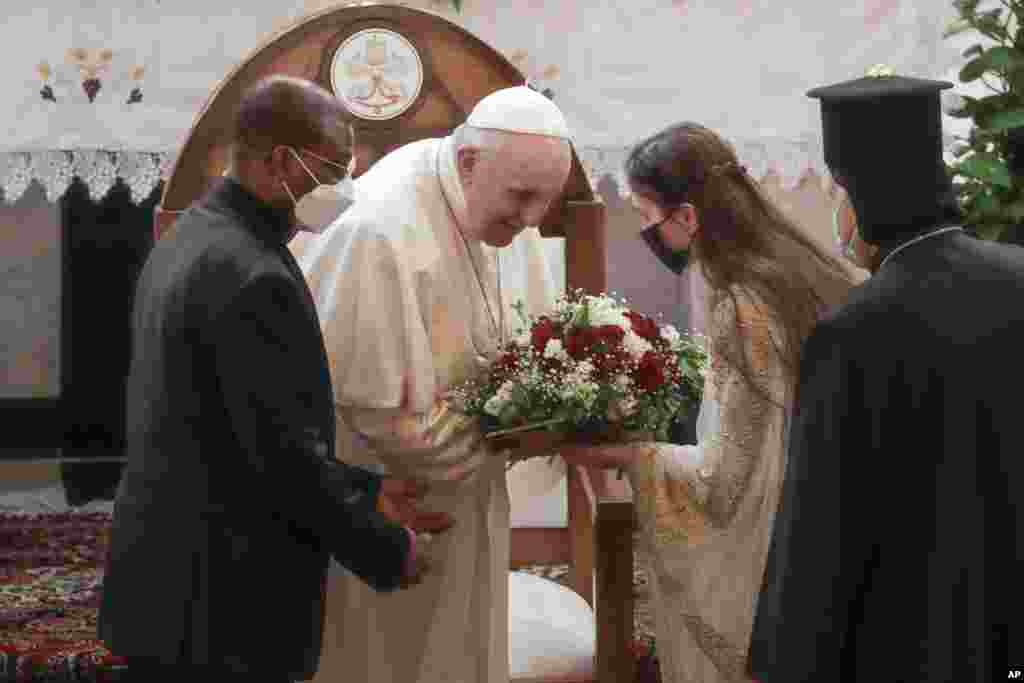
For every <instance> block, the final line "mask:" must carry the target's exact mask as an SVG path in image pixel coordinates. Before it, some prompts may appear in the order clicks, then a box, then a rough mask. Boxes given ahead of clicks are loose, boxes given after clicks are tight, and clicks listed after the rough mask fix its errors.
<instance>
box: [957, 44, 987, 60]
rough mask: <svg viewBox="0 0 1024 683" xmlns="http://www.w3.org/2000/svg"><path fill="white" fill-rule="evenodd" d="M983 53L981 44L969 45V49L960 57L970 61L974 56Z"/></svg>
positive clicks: (983, 49)
mask: <svg viewBox="0 0 1024 683" xmlns="http://www.w3.org/2000/svg"><path fill="white" fill-rule="evenodd" d="M984 51H985V48H983V47H982V46H981V43H975V44H974V45H971V46H970V47H969V48H967V49H966V50H964V51H963V54H962V55H961V56H962V57H963V58H964V59H970V58H971V57H974V56H975V55H980V54H981V53H982V52H984Z"/></svg>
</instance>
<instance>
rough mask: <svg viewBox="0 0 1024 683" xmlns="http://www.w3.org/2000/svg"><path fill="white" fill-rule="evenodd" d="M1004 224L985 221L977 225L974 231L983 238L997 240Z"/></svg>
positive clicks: (1003, 228) (1001, 233)
mask: <svg viewBox="0 0 1024 683" xmlns="http://www.w3.org/2000/svg"><path fill="white" fill-rule="evenodd" d="M1004 230H1006V226H1005V225H1003V224H1002V223H985V224H981V225H978V226H977V228H976V233H977V235H978V237H980V238H981V239H983V240H993V241H994V240H998V239H999V238H1000V237H1002V235H1003V231H1004Z"/></svg>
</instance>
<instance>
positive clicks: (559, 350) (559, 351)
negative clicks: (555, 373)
mask: <svg viewBox="0 0 1024 683" xmlns="http://www.w3.org/2000/svg"><path fill="white" fill-rule="evenodd" d="M544 357H545V358H557V359H559V360H566V359H567V358H568V357H569V354H568V353H566V351H565V347H564V346H563V345H562V340H561V339H548V343H547V345H546V346H545V347H544Z"/></svg>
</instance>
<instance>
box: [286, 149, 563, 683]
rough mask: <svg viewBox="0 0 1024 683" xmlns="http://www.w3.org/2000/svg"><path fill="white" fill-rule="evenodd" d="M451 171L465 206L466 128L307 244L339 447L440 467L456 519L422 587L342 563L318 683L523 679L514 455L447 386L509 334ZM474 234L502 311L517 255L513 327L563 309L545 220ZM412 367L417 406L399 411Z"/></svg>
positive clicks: (382, 168) (440, 493)
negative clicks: (509, 236) (382, 587)
mask: <svg viewBox="0 0 1024 683" xmlns="http://www.w3.org/2000/svg"><path fill="white" fill-rule="evenodd" d="M438 170H440V173H439V172H438ZM441 183H444V188H445V192H446V194H447V196H448V197H449V199H450V200H451V201H452V204H453V205H454V206H453V208H454V210H455V211H462V210H464V209H463V208H460V207H464V205H465V204H464V199H462V192H461V187H460V186H459V181H458V177H457V174H456V172H455V161H454V150H453V141H452V138H450V137H449V138H444V139H428V140H421V141H418V142H414V143H412V144H409V145H406V146H404V147H402V148H400V149H398V150H396V151H394V152H392V153H391V154H389V155H387V156H386V157H384V158H383V159H381V160H379V161H378V162H377V163H376V164H375V165H374V166H373V167H372V168H371V169H370V170H369V171H368V172H367V173H366V174H364V175H363V176H362V177H361V178H359V180H357V181H356V183H355V185H356V190H355V192H356V195H355V204H354V205H353V206H352V207H351V208H350V209H348V211H346V212H345V214H343V216H342V217H341V218H340V219H339V220H338V221H337V222H336V223H335V224H334V225H332V226H331V227H330V228H329V229H328V230H327V231H326V232H325V233H324V234H323V235H321V236H320V237H315V238H314V237H303V238H302V239H301V240H298V241H297V242H296V246H295V247H294V250H295V251H297V252H298V253H297V258H298V260H299V263H300V266H301V267H302V270H303V272H304V273H305V275H306V278H307V280H308V281H309V285H310V288H311V290H312V292H313V296H314V297H315V299H316V304H317V310H318V312H319V315H320V322H321V325H322V328H323V332H324V339H325V342H326V347H327V354H328V358H329V362H330V369H331V379H332V382H333V385H334V395H335V403H336V405H337V426H338V448H337V452H338V457H339V458H340V459H342V460H344V461H345V462H348V463H350V464H354V465H361V466H364V467H368V468H370V469H376V470H378V471H381V472H387V473H390V474H392V475H395V476H419V477H426V478H428V479H430V480H432V481H433V482H434V483H433V486H432V492H431V493H430V494H428V496H427V498H426V500H425V501H424V503H423V505H422V507H423V509H425V510H440V511H444V512H447V513H449V514H451V515H452V516H453V517H454V518H455V526H454V527H453V528H452V529H450V530H449V531H447V532H445V533H443V534H441V535H439V536H438V537H437V538H436V539H435V540H434V542H433V544H432V546H431V550H430V555H431V557H432V558H433V559H434V560H435V569H434V571H433V573H431V574H429V575H428V576H427V578H426V579H425V581H424V583H423V584H421V585H419V586H416V587H414V588H412V589H409V590H404V591H397V592H394V593H389V594H379V593H375V592H374V591H372V590H371V589H370V588H368V587H367V586H365V585H364V584H363V583H361V582H360V581H359V580H357V579H356V578H354V577H353V576H352V575H351V574H349V573H348V572H347V571H346V570H344V569H343V568H341V567H340V566H339V565H337V564H335V563H332V569H331V574H330V577H329V579H328V586H327V590H328V595H327V618H326V625H325V631H324V647H323V654H322V659H321V661H320V669H319V673H318V674H317V676H316V677H315V678H314V681H317V682H318V683H340V682H342V681H370V682H372V683H416V682H419V683H435V682H438V683H439V682H441V681H446V682H452V683H497V682H499V681H501V682H502V683H505V682H506V681H508V676H509V664H508V656H509V641H508V619H509V617H508V571H509V497H508V488H507V484H506V478H505V465H506V460H507V459H506V457H505V456H503V455H502V456H498V455H493V454H491V453H489V452H488V451H487V450H486V447H485V445H484V444H483V442H482V438H481V436H480V433H479V431H478V429H477V427H476V421H475V420H473V419H469V418H466V417H464V416H460V415H458V414H455V413H453V412H451V411H450V410H448V409H447V408H446V406H445V404H444V402H443V401H440V400H438V396H439V395H440V394H441V393H442V392H443V391H445V390H446V389H448V388H449V387H451V386H452V385H454V384H457V383H459V382H462V381H463V380H466V379H468V378H470V377H472V376H473V374H474V373H475V372H477V371H478V368H479V367H480V363H481V362H482V360H483V358H484V356H485V355H486V354H491V353H493V351H494V350H495V349H496V347H497V344H496V340H495V339H494V332H493V326H492V322H491V318H490V316H489V314H488V309H487V305H486V304H485V302H484V296H483V293H482V291H481V285H480V284H479V283H478V277H477V275H476V274H475V273H474V269H473V264H472V263H471V261H470V258H468V256H467V246H466V243H464V242H463V240H462V238H461V237H460V234H459V232H458V227H457V224H456V221H455V218H454V215H455V214H454V213H453V212H452V210H451V209H449V206H448V204H446V202H445V199H444V195H442V189H441ZM468 244H469V250H470V253H472V257H473V259H474V260H475V263H476V265H477V269H478V270H479V271H480V278H479V279H480V280H483V286H484V288H485V289H486V292H487V297H488V299H489V301H490V305H491V309H492V311H493V312H494V316H495V317H499V314H498V309H497V301H498V291H497V290H498V287H497V271H498V269H499V268H500V269H501V294H502V301H503V304H504V319H505V325H506V328H507V334H510V335H511V334H514V332H515V330H516V329H517V328H518V327H519V319H518V316H517V314H516V313H515V312H514V311H513V309H512V307H511V306H512V304H514V303H515V302H516V301H523V302H524V303H525V305H526V309H527V311H528V312H529V313H531V314H540V313H544V312H546V311H548V310H550V309H551V307H552V305H553V303H554V298H555V296H556V291H555V287H554V283H553V281H552V278H551V274H550V272H549V271H548V269H547V264H546V262H545V257H544V251H543V248H542V245H541V237H540V235H539V234H538V232H537V230H536V229H535V228H528V229H527V230H525V231H524V232H523V233H522V234H521V235H519V237H517V238H516V240H515V241H514V242H513V243H512V244H511V245H509V246H508V247H505V248H503V249H500V250H499V249H495V248H492V247H489V246H487V245H483V244H481V243H480V242H474V241H470V242H469V243H468ZM499 252H500V259H499V258H498V254H499ZM499 260H500V263H499V262H498V261H499ZM403 378H408V379H409V381H410V385H409V389H410V392H409V393H410V396H409V400H410V411H411V412H412V413H415V415H411V414H410V413H404V414H403V413H401V412H400V411H399V410H398V407H399V405H400V404H401V401H402V385H403Z"/></svg>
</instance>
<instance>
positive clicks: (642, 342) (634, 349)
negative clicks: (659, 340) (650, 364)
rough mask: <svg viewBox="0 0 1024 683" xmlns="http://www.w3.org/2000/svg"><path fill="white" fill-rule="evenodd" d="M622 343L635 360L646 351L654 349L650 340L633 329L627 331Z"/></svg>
mask: <svg viewBox="0 0 1024 683" xmlns="http://www.w3.org/2000/svg"><path fill="white" fill-rule="evenodd" d="M622 345H623V346H624V347H625V348H626V351H628V352H629V355H630V356H632V357H633V359H634V360H636V359H639V358H642V357H643V355H644V354H645V353H647V352H648V351H651V350H653V349H654V347H653V346H651V343H650V342H649V341H647V340H646V339H644V338H643V337H641V336H640V335H638V334H637V333H636V332H633V331H632V330H630V331H629V332H626V336H625V337H624V338H623V340H622Z"/></svg>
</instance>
